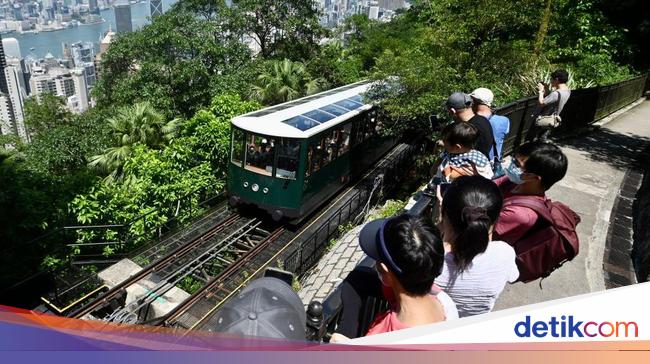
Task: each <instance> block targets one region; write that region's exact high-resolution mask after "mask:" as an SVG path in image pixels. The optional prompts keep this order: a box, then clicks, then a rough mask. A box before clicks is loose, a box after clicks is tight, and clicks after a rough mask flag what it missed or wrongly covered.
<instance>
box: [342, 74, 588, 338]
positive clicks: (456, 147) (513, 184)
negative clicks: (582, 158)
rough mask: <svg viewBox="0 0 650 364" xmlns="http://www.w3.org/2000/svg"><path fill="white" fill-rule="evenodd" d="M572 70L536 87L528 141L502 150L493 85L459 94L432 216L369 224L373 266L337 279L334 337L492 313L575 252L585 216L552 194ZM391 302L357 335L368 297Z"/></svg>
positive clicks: (363, 240) (562, 159)
mask: <svg viewBox="0 0 650 364" xmlns="http://www.w3.org/2000/svg"><path fill="white" fill-rule="evenodd" d="M567 78H568V75H567V73H566V71H563V70H557V71H555V72H553V74H552V82H551V87H552V88H553V90H552V91H551V92H550V93H549V92H548V91H549V90H546V86H545V85H544V84H542V83H540V84H539V85H538V87H539V91H540V95H539V99H538V102H539V108H538V112H537V115H536V122H535V125H534V127H533V129H532V133H531V134H532V137H531V138H529V141H528V142H526V143H524V144H523V145H521V146H519V147H518V148H517V149H516V150H515V151H514V153H512V155H511V157H509V158H508V159H506V158H503V155H502V151H503V145H504V141H505V140H506V138H507V137H508V136H509V133H510V121H509V120H508V118H507V117H505V116H500V115H496V114H495V113H494V111H493V109H492V103H493V101H494V95H493V93H492V91H490V90H489V89H487V88H477V89H476V90H474V91H473V92H472V93H470V94H465V93H461V92H456V93H454V94H452V95H451V96H449V98H448V99H447V102H446V107H447V109H448V111H449V113H450V115H451V116H452V118H453V119H454V122H452V123H451V124H449V125H447V126H446V127H445V128H444V129H443V130H442V133H441V142H440V143H439V145H440V146H441V147H442V153H441V154H440V157H439V158H438V160H439V162H438V163H437V164H436V165H435V166H434V168H433V169H432V174H433V178H432V180H431V182H430V183H429V184H428V187H427V188H428V189H429V190H430V192H431V195H434V194H435V196H437V198H438V199H439V204H438V206H439V207H440V208H439V209H437V214H436V216H433V217H430V218H424V217H415V216H410V215H408V214H403V215H400V216H396V217H391V218H386V219H380V220H375V221H371V222H369V223H367V224H366V225H365V226H364V227H363V229H362V230H361V233H360V235H359V243H360V245H361V248H362V249H363V251H364V252H365V253H366V254H367V256H368V257H370V258H372V260H374V262H375V263H374V270H373V269H368V268H367V267H359V268H358V269H355V270H354V271H352V272H351V273H350V274H349V276H348V277H347V278H346V279H345V280H344V281H343V282H342V284H341V288H340V289H341V296H342V302H343V311H342V314H341V319H340V321H339V325H338V328H337V330H336V331H337V333H335V334H334V335H333V336H332V339H331V341H332V342H340V341H342V340H345V339H346V338H349V337H358V336H365V335H373V334H378V333H383V332H389V331H394V330H400V329H404V328H408V327H413V326H419V325H425V324H431V323H436V322H440V321H445V320H452V319H456V318H459V317H467V316H473V315H479V314H483V313H486V312H490V311H491V310H492V309H493V307H494V304H495V302H496V300H497V298H498V296H499V294H500V293H501V292H502V291H503V289H504V288H505V286H506V284H509V283H514V282H517V281H519V282H531V281H534V280H537V279H540V278H541V279H543V278H545V277H546V276H548V275H549V274H551V272H552V271H553V270H555V269H557V268H558V267H559V266H561V264H563V263H564V262H565V261H567V260H571V259H573V257H575V255H576V254H577V253H578V238H577V234H576V233H575V227H576V225H577V224H578V223H579V221H580V219H579V217H578V216H577V215H576V214H575V213H574V212H573V211H572V210H571V209H570V208H568V207H567V206H565V205H563V204H561V203H559V202H555V201H551V200H549V199H548V198H547V197H546V194H545V193H546V191H547V190H548V189H549V188H551V187H552V186H553V185H554V184H555V183H557V182H558V181H560V180H561V179H562V178H563V177H564V176H565V174H566V172H567V166H568V160H567V157H566V156H565V154H564V153H563V152H562V150H561V149H560V148H559V147H558V146H556V145H555V144H552V143H550V142H549V141H548V140H547V137H548V135H549V132H550V131H551V130H552V129H553V128H554V127H557V126H558V125H559V123H560V122H561V119H560V116H559V115H560V112H561V111H562V108H563V107H564V104H565V103H566V101H567V100H568V98H569V96H570V91H569V89H568V87H566V83H567ZM369 297H377V298H379V299H381V300H385V301H387V302H388V309H387V310H384V311H382V312H379V313H378V314H377V315H376V316H375V317H374V320H373V321H372V323H371V324H370V326H369V328H368V329H367V330H365V329H364V332H359V331H360V329H359V327H360V326H359V317H360V315H361V313H362V310H364V307H365V306H364V302H365V301H366V300H367V299H368V298H369Z"/></svg>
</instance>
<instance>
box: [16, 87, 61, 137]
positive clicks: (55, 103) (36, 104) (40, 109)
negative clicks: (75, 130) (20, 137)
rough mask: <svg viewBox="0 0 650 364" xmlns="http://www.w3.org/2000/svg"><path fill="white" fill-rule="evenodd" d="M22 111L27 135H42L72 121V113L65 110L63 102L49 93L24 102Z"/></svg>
mask: <svg viewBox="0 0 650 364" xmlns="http://www.w3.org/2000/svg"><path fill="white" fill-rule="evenodd" d="M24 111H25V120H24V121H25V125H26V126H27V130H28V132H29V134H38V133H44V132H46V131H48V130H51V129H53V128H55V127H57V126H59V125H65V124H69V123H70V121H71V120H72V113H70V111H69V110H68V109H67V108H66V105H65V101H64V100H63V99H62V98H60V97H58V96H56V95H54V94H53V93H50V92H45V93H42V94H40V95H38V96H35V97H30V98H29V99H27V100H25V105H24Z"/></svg>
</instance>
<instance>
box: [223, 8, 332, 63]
mask: <svg viewBox="0 0 650 364" xmlns="http://www.w3.org/2000/svg"><path fill="white" fill-rule="evenodd" d="M232 7H233V9H234V11H235V12H236V17H237V18H236V19H235V20H234V21H233V23H232V24H233V25H232V26H231V28H233V29H237V31H238V33H240V34H245V35H250V36H251V37H252V38H253V41H254V42H255V43H256V44H257V45H258V46H259V48H260V54H261V56H262V57H263V58H267V59H268V58H289V59H291V60H301V61H304V60H307V59H310V58H311V56H313V55H315V54H316V52H317V50H318V42H319V40H320V39H321V38H322V37H323V36H324V35H325V34H326V30H325V29H324V28H323V27H321V26H320V24H319V23H318V17H319V13H318V10H317V8H316V3H315V2H313V1H304V0H287V1H282V2H279V1H276V0H233V1H232Z"/></svg>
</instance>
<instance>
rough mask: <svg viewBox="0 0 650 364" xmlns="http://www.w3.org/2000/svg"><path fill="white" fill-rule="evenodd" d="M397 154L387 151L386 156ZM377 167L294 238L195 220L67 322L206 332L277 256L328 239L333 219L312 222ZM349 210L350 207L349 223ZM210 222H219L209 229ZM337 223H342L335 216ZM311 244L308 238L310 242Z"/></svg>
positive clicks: (247, 221)
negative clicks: (142, 287)
mask: <svg viewBox="0 0 650 364" xmlns="http://www.w3.org/2000/svg"><path fill="white" fill-rule="evenodd" d="M396 150H397V148H396ZM396 150H393V151H391V152H390V153H389V155H388V157H391V156H392V155H393V154H395V153H396ZM391 158H392V157H391ZM379 167H380V166H379V165H378V166H376V167H375V168H373V169H372V170H371V171H370V172H368V173H367V174H366V175H365V176H364V177H363V178H361V179H360V180H359V181H358V182H357V183H355V184H354V185H353V186H351V187H349V188H348V189H346V190H345V191H343V192H342V193H341V194H340V195H339V196H338V197H337V198H336V199H335V200H334V201H332V202H331V203H330V204H329V206H328V207H327V208H326V209H325V210H323V211H322V212H320V213H319V216H316V217H314V218H313V219H312V220H311V221H310V223H308V224H306V225H303V227H301V228H300V229H299V231H297V232H289V231H286V230H285V229H284V228H282V227H280V226H278V225H274V226H271V227H269V226H268V225H263V223H262V221H260V220H258V219H256V218H244V217H242V216H241V215H238V214H231V212H230V211H228V209H227V207H223V208H221V207H219V208H218V209H215V210H214V211H213V212H212V213H210V214H208V215H207V216H206V217H204V218H202V219H201V220H199V221H197V223H196V224H195V225H196V226H197V227H196V228H195V225H193V230H194V231H195V233H182V234H179V235H178V236H177V237H175V238H173V239H166V240H165V241H164V243H160V244H158V245H156V246H152V247H149V248H146V249H144V250H143V251H141V252H140V253H138V254H137V255H135V256H133V258H132V259H133V260H134V262H136V263H139V264H140V265H146V264H147V263H149V262H152V263H150V264H148V265H146V267H145V268H144V269H142V270H141V271H139V272H138V273H136V274H135V275H134V276H132V277H130V278H129V279H127V280H126V281H124V282H122V283H120V284H119V285H117V286H116V287H114V288H113V289H111V290H109V291H108V292H106V293H105V294H103V295H101V296H100V297H99V298H97V299H96V300H94V301H93V302H91V303H90V304H88V305H86V306H84V307H82V308H81V309H78V310H76V311H75V312H73V313H72V314H71V315H70V316H71V317H76V318H94V319H100V320H104V321H111V322H116V323H130V324H133V323H138V324H148V325H156V326H165V327H171V328H181V329H187V330H190V331H191V330H208V331H209V330H210V327H211V326H213V325H212V323H211V321H212V320H215V319H216V315H215V314H216V313H217V312H218V309H219V308H220V307H221V306H222V305H223V304H224V303H225V302H226V301H227V300H228V299H230V298H231V297H232V296H233V295H234V294H236V292H237V291H238V290H239V289H241V288H242V287H243V286H245V285H246V283H247V282H248V281H249V280H250V279H253V278H255V277H256V276H259V274H261V271H262V270H263V269H264V268H265V267H267V266H270V265H277V266H279V267H280V268H282V267H283V265H282V264H283V263H281V262H283V257H284V256H286V255H287V254H288V251H290V249H291V248H292V247H294V245H295V244H297V242H298V243H299V242H300V241H301V240H304V239H312V237H313V236H314V235H315V236H320V235H319V233H326V236H329V232H330V231H334V230H336V229H337V226H334V227H333V228H332V227H331V223H332V222H334V221H335V220H333V219H331V220H332V221H329V220H328V223H327V228H326V229H325V228H324V227H323V226H320V225H318V223H319V221H320V220H321V219H322V218H325V219H326V218H327V216H329V215H330V214H333V213H335V212H334V210H333V209H334V207H335V206H336V205H337V204H338V202H339V201H340V200H343V199H345V198H347V195H349V194H351V193H352V192H353V191H354V190H355V188H356V187H357V186H358V185H359V184H360V183H361V182H362V181H363V180H365V179H366V177H368V176H370V175H371V174H372V173H377V172H375V171H377V170H379V169H380V168H379ZM364 188H365V187H364ZM355 206H356V207H355V208H354V210H356V209H357V208H360V207H362V206H361V205H360V201H357V204H356V205H355ZM351 212H352V207H350V211H348V215H347V216H348V218H350V217H351V215H350V213H351ZM216 220H221V221H219V222H218V223H214V222H215V221H216ZM338 221H339V222H338V224H340V218H339V219H338ZM334 224H335V225H337V224H336V223H335V222H334ZM206 227H209V228H208V229H207V231H205V232H204V233H200V234H198V235H197V234H196V231H200V230H205V228H206ZM265 228H266V229H265ZM326 239H327V238H326ZM316 240H318V239H317V238H316V237H314V239H313V241H314V243H316ZM314 249H316V248H314ZM184 279H191V280H192V282H195V283H196V286H195V288H196V289H197V290H193V289H190V290H188V292H189V293H191V295H189V297H187V298H185V299H183V300H182V302H181V303H180V304H178V305H176V306H175V307H173V308H171V309H170V308H169V307H168V308H167V309H166V310H165V311H164V313H161V312H160V311H159V312H155V313H154V314H153V315H152V314H150V308H151V306H152V304H154V303H155V302H156V301H157V300H159V299H163V301H164V299H165V297H163V296H164V295H165V293H167V292H169V291H170V290H172V289H174V288H175V287H177V286H179V285H181V283H182V282H183V280H184ZM143 281H146V282H148V283H149V284H148V285H147V286H146V292H144V293H141V294H140V295H139V297H137V299H135V300H134V299H133V297H131V299H130V300H128V302H127V300H126V295H127V288H129V287H131V286H133V285H136V284H138V283H139V282H143ZM152 282H153V283H152ZM193 287H194V286H193ZM166 297H169V296H166ZM116 302H117V303H116ZM89 314H90V315H89Z"/></svg>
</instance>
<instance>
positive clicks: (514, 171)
mask: <svg viewBox="0 0 650 364" xmlns="http://www.w3.org/2000/svg"><path fill="white" fill-rule="evenodd" d="M504 172H505V173H506V176H508V179H509V180H510V182H512V183H516V184H518V185H520V184H522V183H524V181H523V180H522V178H521V175H522V174H523V173H524V172H523V171H522V170H521V168H519V167H517V165H516V164H515V162H514V160H513V161H511V162H510V165H509V166H508V168H506V169H505V171H504Z"/></svg>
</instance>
